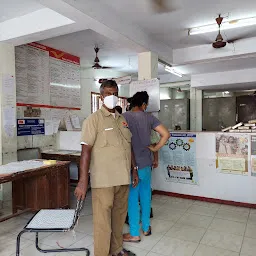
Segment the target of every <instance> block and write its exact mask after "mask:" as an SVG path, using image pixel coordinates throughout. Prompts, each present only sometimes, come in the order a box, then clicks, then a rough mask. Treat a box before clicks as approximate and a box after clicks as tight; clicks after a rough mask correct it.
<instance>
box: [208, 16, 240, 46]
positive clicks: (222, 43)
mask: <svg viewBox="0 0 256 256" xmlns="http://www.w3.org/2000/svg"><path fill="white" fill-rule="evenodd" d="M222 21H223V17H221V15H219V17H218V18H216V22H217V25H218V27H219V33H218V35H217V37H216V39H215V41H214V42H213V43H212V47H213V48H215V49H220V48H223V47H225V46H226V45H227V43H234V42H235V41H237V40H239V39H240V38H236V39H233V40H227V41H225V40H224V39H223V37H222V35H221V23H222Z"/></svg>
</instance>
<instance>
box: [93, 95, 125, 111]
mask: <svg viewBox="0 0 256 256" xmlns="http://www.w3.org/2000/svg"><path fill="white" fill-rule="evenodd" d="M117 105H118V106H120V107H121V108H122V109H123V112H125V110H126V106H127V98H125V97H118V103H117ZM101 106H102V101H101V99H100V94H99V93H96V92H92V93H91V112H92V113H94V112H96V111H97V110H98V109H100V108H101Z"/></svg>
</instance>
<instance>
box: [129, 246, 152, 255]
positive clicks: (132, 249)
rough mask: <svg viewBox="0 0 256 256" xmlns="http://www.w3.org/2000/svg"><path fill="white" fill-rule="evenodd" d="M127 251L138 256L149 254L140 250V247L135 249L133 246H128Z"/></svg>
mask: <svg viewBox="0 0 256 256" xmlns="http://www.w3.org/2000/svg"><path fill="white" fill-rule="evenodd" d="M125 249H126V250H128V251H131V252H133V253H135V254H136V256H146V255H148V253H149V251H148V250H144V249H140V248H138V247H134V246H131V245H126V246H125Z"/></svg>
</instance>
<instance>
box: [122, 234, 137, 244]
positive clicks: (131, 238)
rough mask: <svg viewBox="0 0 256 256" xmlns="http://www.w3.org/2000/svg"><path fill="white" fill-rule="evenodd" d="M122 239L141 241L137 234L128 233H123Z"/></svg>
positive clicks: (125, 240) (129, 241) (132, 241)
mask: <svg viewBox="0 0 256 256" xmlns="http://www.w3.org/2000/svg"><path fill="white" fill-rule="evenodd" d="M123 241H124V242H126V243H139V242H140V241H141V239H140V237H139V236H131V235H130V234H129V233H127V234H124V235H123Z"/></svg>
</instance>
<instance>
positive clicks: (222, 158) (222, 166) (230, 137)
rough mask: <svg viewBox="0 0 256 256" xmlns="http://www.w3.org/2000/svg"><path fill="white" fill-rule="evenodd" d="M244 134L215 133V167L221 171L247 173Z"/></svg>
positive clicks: (246, 150)
mask: <svg viewBox="0 0 256 256" xmlns="http://www.w3.org/2000/svg"><path fill="white" fill-rule="evenodd" d="M248 140H249V136H248V135H246V134H227V133H225V134H224V133H218V134H216V168H217V170H218V171H219V172H221V173H230V174H239V175H248Z"/></svg>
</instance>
